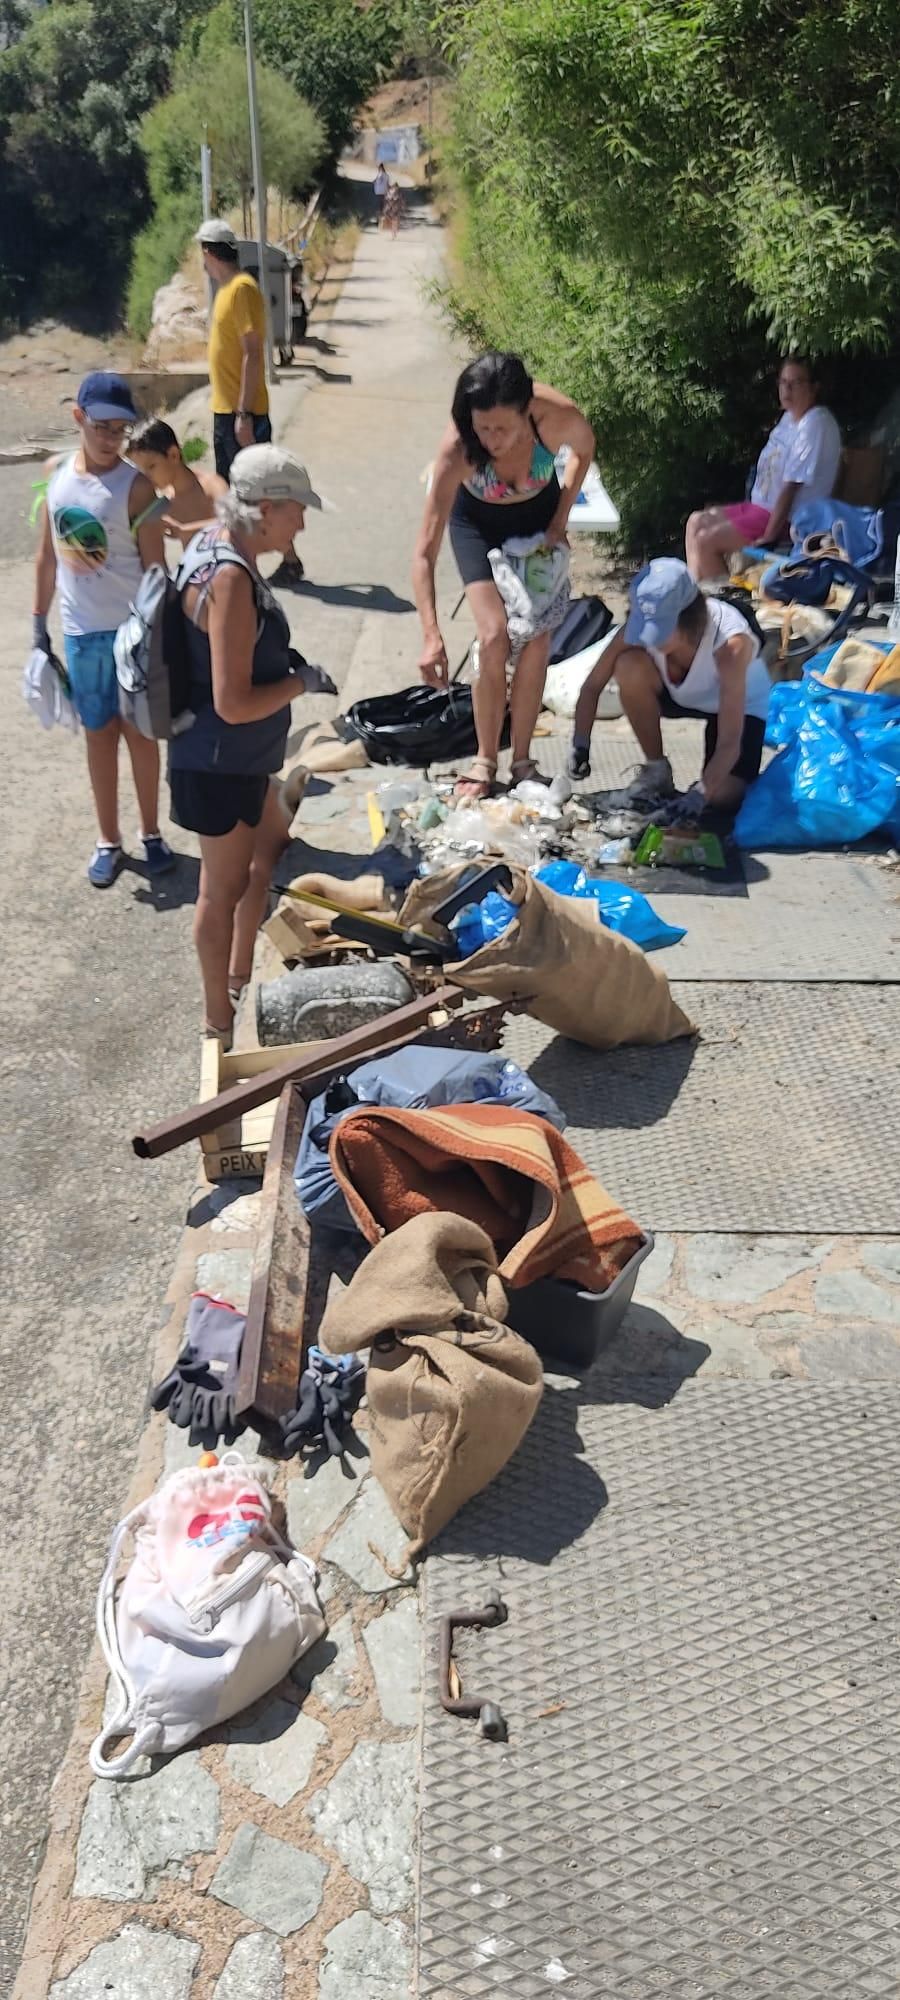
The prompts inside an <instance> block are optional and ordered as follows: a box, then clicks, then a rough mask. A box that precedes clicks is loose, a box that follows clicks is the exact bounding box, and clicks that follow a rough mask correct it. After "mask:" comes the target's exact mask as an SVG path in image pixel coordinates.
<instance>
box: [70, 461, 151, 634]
mask: <svg viewBox="0 0 900 2000" xmlns="http://www.w3.org/2000/svg"><path fill="white" fill-rule="evenodd" d="M136 478H137V469H136V467H135V466H133V465H129V464H128V462H127V460H126V459H122V460H121V461H120V463H119V464H118V465H114V466H113V467H112V468H111V470H110V471H109V472H78V471H77V470H76V466H75V459H74V458H67V459H65V460H64V462H63V464H62V465H59V466H57V469H56V471H55V472H53V473H51V476H50V480H49V483H48V486H47V512H48V514H49V517H50V529H51V533H52V536H53V547H54V550H55V552H56V589H57V595H58V597H59V608H60V616H61V618H62V628H63V631H64V632H67V633H69V634H80V633H83V632H114V631H115V629H116V626H117V625H121V623H122V620H123V618H127V616H128V607H129V605H130V603H131V601H132V599H133V597H134V595H135V592H136V591H137V588H138V585H139V583H140V580H141V558H140V554H139V552H138V546H137V541H136V539H135V536H134V534H133V532H132V527H131V522H130V521H129V518H128V497H129V494H130V492H131V488H132V486H133V484H134V481H135V479H136Z"/></svg>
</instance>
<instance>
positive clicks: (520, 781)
mask: <svg viewBox="0 0 900 2000" xmlns="http://www.w3.org/2000/svg"><path fill="white" fill-rule="evenodd" d="M526 783H528V784H531V785H549V783H550V779H549V778H546V777H545V776H544V773H543V771H539V770H538V767H537V765H536V763H535V761H534V758H533V757H517V758H516V759H515V761H514V763H513V764H512V765H511V767H510V784H511V785H513V786H515V785H524V784H526Z"/></svg>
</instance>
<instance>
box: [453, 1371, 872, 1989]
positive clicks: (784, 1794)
mask: <svg viewBox="0 0 900 2000" xmlns="http://www.w3.org/2000/svg"><path fill="white" fill-rule="evenodd" d="M674 1387H675V1385H669V1388H668V1390H667V1389H666V1385H665V1384H663V1383H659V1382H657V1383H656V1384H652V1385H647V1384H643V1385H642V1384H631V1385H626V1384H620V1385H619V1386H618V1388H616V1386H615V1385H613V1384H609V1383H607V1384H604V1383H603V1381H602V1380H600V1379H597V1380H595V1379H594V1378H591V1377H589V1378H587V1381H586V1383H585V1385H584V1387H583V1388H579V1389H575V1388H567V1389H564V1390H560V1389H559V1388H553V1387H549V1386H548V1388H547V1391H546V1394H545V1399H544V1403H543V1405H542V1408H541V1410H540V1411H539V1413H538V1417H537V1419H536V1420H535V1423H534V1425H533V1427H532V1430H531V1432H530V1433H529V1435H528V1437H527V1438H526V1440H525V1442H524V1444H523V1446H522V1447H521V1448H520V1450H519V1452H518V1453H517V1455H516V1457H515V1459H514V1460H513V1461H512V1464H511V1465H510V1466H509V1467H508V1468H507V1470H506V1472H505V1473H504V1474H503V1475H502V1476H501V1478H500V1479H499V1480H498V1481H496V1482H495V1483H494V1485H493V1486H491V1487H490V1488H489V1489H488V1491H487V1492H486V1493H484V1494H482V1495H481V1496H480V1497H479V1498H478V1499H477V1500H476V1501H474V1502H473V1503H472V1504H471V1505H470V1506H469V1507H467V1508H466V1509H465V1510H464V1511H463V1513H462V1514H461V1515H459V1516H458V1517H457V1519H456V1521H455V1522H453V1523H452V1524H451V1526H450V1528H449V1529H448V1530H446V1531H445V1534H444V1536H443V1537H442V1538H441V1539H440V1541H439V1542H438V1543H437V1544H436V1547H435V1552H434V1553H433V1554H432V1555H431V1556H430V1558H429V1561H428V1563H427V1564H426V1567H425V1611H426V1620H427V1623H426V1642H427V1646H428V1667H427V1675H426V1702H425V1721H424V1759H423V1763H424V1778H423V1786H424V1792H423V1809H422V1824H421V1863H420V1885H419V1887H420V1907H419V1945H418V1986H417V1992H418V1996H419V2000H487V1996H495V1995H497V1994H506V1995H509V1996H514V2000H547V1996H548V1995H550V1994H552V1993H554V1992H557V1991H559V1992H560V1993H563V1994H565V1996H566V2000H656V1996H660V1997H661V2000H662V1996H665V2000H700V1996H707V1995H716V1996H720V1997H721V2000H762V1997H763V1996H771V2000H836V1996H840V2000H850V1996H852V1997H853V2000H863V1996H875V1995H888V1994H891V1995H893V1994H895V1993H896V1991H897V1967H898V1961H900V1894H898V1887H897V1863H896V1843H897V1827H898V1819H900V1677H898V1675H897V1671H896V1661H897V1646H898V1641H900V1599H898V1593H897V1581H896V1576H897V1547H898V1539H900V1388H898V1387H894V1386H893V1385H887V1384H884V1383H879V1385H878V1388H877V1391H872V1392H870V1393H867V1392H866V1390H865V1389H863V1388H851V1389H847V1388H834V1389H830V1388H824V1387H820V1386H808V1385H804V1386H802V1387H801V1386H799V1385H796V1384H789V1383H778V1384H771V1385H750V1384H719V1385H715V1386H713V1385H710V1386H708V1387H699V1386H697V1385H694V1384H689V1385H688V1386H686V1387H684V1388H683V1389H682V1391H681V1393H680V1394H679V1395H677V1397H676V1399H675V1400H674V1401H673V1402H671V1403H670V1404H669V1405H668V1407H661V1408H660V1407H652V1405H654V1404H658V1403H659V1402H660V1401H661V1400H664V1398H665V1395H666V1394H667V1393H668V1394H673V1393H674ZM617 1396H619V1397H621V1398H623V1399H624V1398H632V1399H634V1400H635V1401H641V1400H643V1401H645V1402H646V1403H648V1404H649V1405H650V1406H651V1407H644V1408H641V1407H629V1405H628V1402H627V1401H626V1400H622V1401H619V1402H617V1401H616V1397H617ZM551 1565H552V1567H551ZM492 1586H494V1587H499V1589H500V1590H501V1592H502V1595H503V1596H504V1598H505V1600H506V1602H507V1604H508V1606H509V1622H508V1624H507V1625H505V1626H504V1627H501V1628H500V1629H499V1630H497V1631H495V1632H487V1631H485V1632H482V1633H480V1634H473V1635H471V1636H470V1637H468V1638H467V1639H466V1638H464V1637H462V1636H461V1637H460V1638H459V1639H458V1640H457V1644H456V1656H457V1659H458V1660H459V1663H460V1666H461V1671H462V1679H463V1685H464V1687H465V1688H466V1690H467V1691H469V1692H477V1693H479V1694H481V1693H482V1692H484V1693H485V1694H489V1695H490V1697H491V1698H492V1699H495V1700H497V1701H499V1702H500V1703H501V1705H502V1707H503V1709H504V1711H505V1714H506V1716H507V1719H508V1722H509V1732H510V1740H509V1743H508V1744H506V1745H500V1744H491V1743H486V1742H484V1741H483V1740H482V1739H481V1737H480V1736H479V1733H478V1728H477V1724H476V1723H474V1722H463V1721H456V1720H454V1719H452V1718H450V1717H448V1716H445V1715H444V1714H443V1711H442V1710H441V1708H440V1705H439V1701H438V1698H437V1630H438V1626H437V1621H438V1617H439V1615H440V1614H441V1613H442V1612H444V1611H446V1610H449V1609H450V1608H451V1607H456V1606H458V1605H462V1606H469V1605H473V1604H478V1603H479V1602H481V1601H482V1597H483V1593H484V1591H485V1590H486V1589H487V1588H490V1587H492Z"/></svg>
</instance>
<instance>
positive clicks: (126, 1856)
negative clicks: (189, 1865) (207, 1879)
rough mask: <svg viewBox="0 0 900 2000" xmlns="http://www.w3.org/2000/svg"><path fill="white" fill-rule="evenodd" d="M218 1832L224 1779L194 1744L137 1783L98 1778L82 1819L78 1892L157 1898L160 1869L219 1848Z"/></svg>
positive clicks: (174, 1868)
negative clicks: (220, 1782)
mask: <svg viewBox="0 0 900 2000" xmlns="http://www.w3.org/2000/svg"><path fill="white" fill-rule="evenodd" d="M218 1839H219V1787H218V1785H217V1784H216V1781H215V1779H214V1778H212V1777H210V1774H209V1772H208V1771H207V1770H205V1769H204V1767H203V1765H202V1764H201V1762H200V1757H199V1754H198V1752H197V1751H196V1750H187V1751H182V1752H181V1754H180V1756H178V1757H175V1758H173V1759H172V1761H171V1763H168V1764H163V1765H161V1766H160V1768H159V1770H156V1771H153V1772H152V1774H151V1775H150V1776H149V1777H146V1778H141V1779H139V1780H138V1781H137V1782H135V1783H132V1784H113V1783H111V1782H110V1780H109V1779H108V1778H97V1779H95V1781H94V1783H93V1784H92V1786H91V1789H90V1791H89V1793H88V1796H87V1803H86V1805H85V1809H84V1816H83V1818H82V1822H81V1832H80V1834H79V1838H78V1852H77V1857H76V1866H75V1886H74V1894H75V1895H76V1896H100V1897H102V1898H103V1900H104V1901H105V1902H110V1903H117V1902H122V1901H124V1900H126V1899H128V1900H132V1901H137V1900H140V1901H142V1902H152V1901H153V1900H154V1898H155V1895H156V1888H157V1884H158V1882H159V1879H160V1877H161V1876H163V1875H174V1874H176V1873H178V1872H179V1870H178V1864H179V1863H181V1862H185V1861H189V1860H190V1859H191V1857H192V1856H193V1855H195V1854H212V1853H214V1852H215V1848H216V1846H217V1843H218ZM182 1879H184V1878H183V1877H182ZM188 1879H190V1878H189V1877H188Z"/></svg>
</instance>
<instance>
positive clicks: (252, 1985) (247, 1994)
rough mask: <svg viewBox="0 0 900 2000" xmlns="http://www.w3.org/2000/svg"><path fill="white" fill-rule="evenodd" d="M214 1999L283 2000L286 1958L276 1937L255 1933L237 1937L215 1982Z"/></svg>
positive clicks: (260, 1932)
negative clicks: (222, 1970)
mask: <svg viewBox="0 0 900 2000" xmlns="http://www.w3.org/2000/svg"><path fill="white" fill-rule="evenodd" d="M213 2000H284V1959H283V1957H282V1955H281V1946H280V1945H278V1944H276V1942H275V1939H274V1938H273V1937H266V1935H265V1932H264V1931H253V1932H252V1933H251V1935H250V1937H242V1938H238V1941H237V1944H236V1945H234V1946H233V1947H232V1949H231V1951H230V1953H229V1955H228V1960H227V1962H226V1965H225V1970H224V1972H223V1973H222V1975H221V1977H220V1978H219V1979H217V1980H216V1985H215V1991H214V1993H213Z"/></svg>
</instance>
